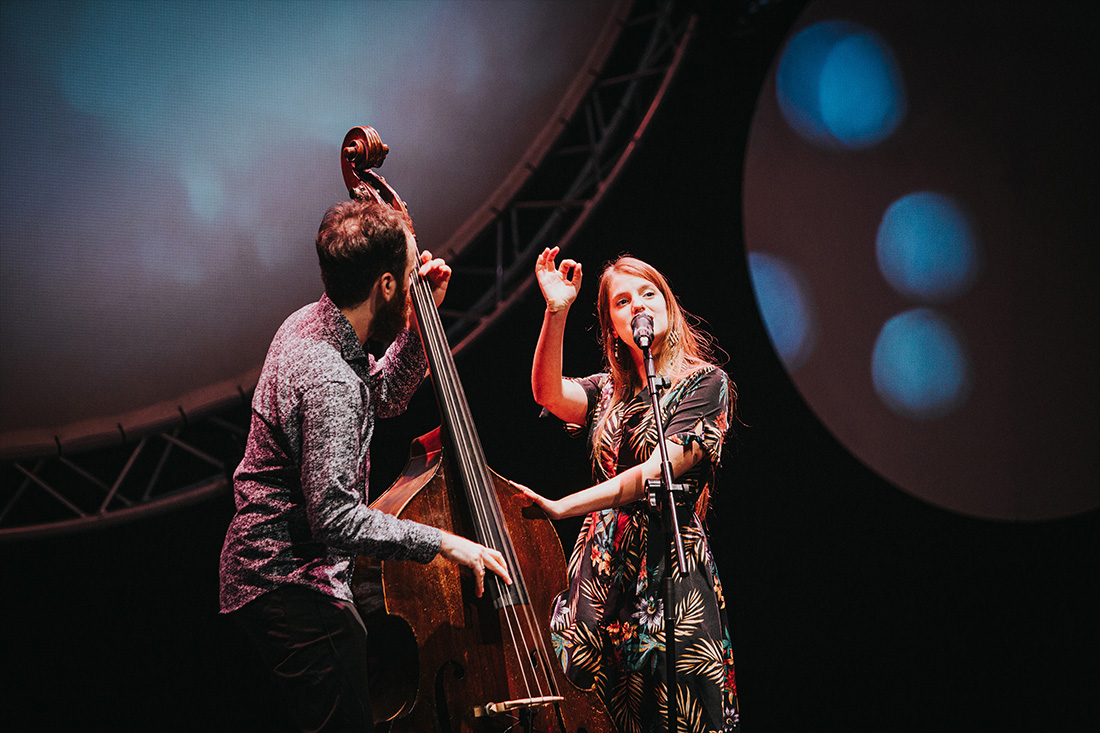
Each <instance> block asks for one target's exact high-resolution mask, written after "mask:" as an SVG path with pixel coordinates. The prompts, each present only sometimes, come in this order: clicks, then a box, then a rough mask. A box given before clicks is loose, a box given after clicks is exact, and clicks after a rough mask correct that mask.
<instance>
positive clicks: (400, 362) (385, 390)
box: [370, 328, 428, 417]
mask: <svg viewBox="0 0 1100 733" xmlns="http://www.w3.org/2000/svg"><path fill="white" fill-rule="evenodd" d="M427 370H428V359H427V357H426V356H425V355H424V346H423V345H422V344H421V341H420V335H419V334H418V333H417V332H416V330H415V329H412V328H406V329H405V330H404V331H402V332H401V334H400V335H399V336H398V337H397V338H396V339H395V340H394V342H393V343H392V344H390V347H389V348H388V349H386V353H385V354H383V355H382V358H381V359H379V360H378V361H376V362H375V363H374V365H373V367H372V368H371V374H370V390H371V392H372V393H373V394H374V396H375V408H374V409H375V414H376V415H377V416H378V417H393V416H394V415H400V414H401V413H402V412H404V411H405V408H406V407H408V405H409V400H410V399H412V396H413V394H414V393H415V392H416V388H417V387H419V386H420V383H421V382H423V381H424V377H425V375H426V374H427Z"/></svg>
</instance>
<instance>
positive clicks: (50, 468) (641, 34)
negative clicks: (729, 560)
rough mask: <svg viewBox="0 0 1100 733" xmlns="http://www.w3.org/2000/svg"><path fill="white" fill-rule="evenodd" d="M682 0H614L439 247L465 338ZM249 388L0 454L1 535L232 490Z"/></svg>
mask: <svg viewBox="0 0 1100 733" xmlns="http://www.w3.org/2000/svg"><path fill="white" fill-rule="evenodd" d="M681 5H682V4H681V3H678V2H675V1H674V0H637V1H636V2H623V3H620V4H619V5H618V6H616V8H615V10H614V13H615V23H614V26H613V27H612V30H613V32H609V33H605V34H604V37H603V38H602V39H601V44H602V45H600V44H598V47H597V48H596V49H594V51H593V54H592V55H591V56H590V57H589V62H593V61H595V63H590V65H589V66H588V67H587V68H586V69H585V71H584V73H583V75H582V77H580V78H579V79H578V80H577V81H576V82H575V83H574V85H573V87H572V88H571V90H570V93H569V94H568V95H567V97H566V99H565V100H564V101H563V102H562V105H561V106H559V109H558V114H557V115H556V116H555V119H554V120H552V121H551V122H550V124H549V125H548V126H547V127H546V128H545V129H544V130H543V132H542V134H541V135H540V136H539V137H538V138H537V139H536V142H535V143H534V144H533V145H532V146H531V148H530V149H529V150H528V153H527V155H526V156H525V157H524V159H523V161H521V163H520V165H519V166H517V168H516V169H515V170H514V171H513V173H512V175H510V176H509V177H508V179H507V180H506V181H505V182H504V183H503V184H502V185H501V187H500V188H499V189H498V190H497V192H496V193H495V194H494V195H493V196H492V197H491V198H490V200H489V202H488V203H487V204H486V205H485V206H483V207H482V209H480V210H479V211H478V212H477V213H476V214H475V215H474V216H473V217H471V219H470V220H469V221H467V222H466V224H465V225H464V226H463V227H462V228H460V230H459V231H458V232H457V233H456V235H455V236H453V237H452V238H451V240H449V241H448V242H447V243H446V244H445V245H444V247H442V248H441V249H440V252H441V253H442V254H443V256H444V257H446V258H447V259H448V260H449V261H450V262H451V263H452V267H453V269H454V271H455V273H456V274H457V275H458V276H457V277H456V278H454V280H453V281H452V287H451V288H450V289H449V291H448V295H447V301H448V302H447V308H446V309H445V310H443V311H442V312H441V315H442V317H443V322H444V325H445V327H446V328H447V333H448V337H449V339H450V342H451V343H452V345H454V349H455V351H458V350H460V349H461V348H463V347H464V346H465V345H466V344H468V343H470V342H471V341H472V340H473V339H475V338H476V337H477V336H478V334H480V333H481V332H482V331H483V330H484V329H485V328H486V327H487V326H488V325H489V324H490V323H491V322H492V321H493V319H494V318H495V317H496V316H497V315H498V314H500V313H502V312H504V311H505V310H506V309H507V308H508V306H509V305H510V303H511V302H512V301H513V300H514V299H515V298H517V297H519V295H521V294H522V293H523V292H524V291H525V290H526V289H527V288H528V287H529V286H530V285H531V283H532V282H533V275H532V272H533V267H534V260H535V258H536V256H537V254H538V253H539V252H541V251H542V249H543V248H544V247H553V246H559V247H561V248H562V249H565V248H566V247H567V246H568V244H569V242H570V240H571V239H572V238H573V237H574V235H575V234H576V232H577V231H578V229H579V228H580V227H581V226H582V225H583V224H584V222H585V220H586V219H587V217H588V215H589V214H590V213H591V212H592V211H593V210H594V209H595V208H596V206H597V205H598V204H599V202H600V199H601V197H602V196H603V194H604V193H605V192H606V191H607V190H608V188H609V187H610V186H611V185H612V183H613V182H614V180H615V178H616V176H617V175H618V173H619V172H620V171H621V170H622V168H623V165H624V163H625V162H626V161H627V159H628V158H629V157H630V154H631V152H632V151H633V149H634V147H635V145H636V144H637V142H638V140H639V139H640V138H641V136H642V134H643V133H644V132H645V130H646V127H647V125H648V123H649V121H650V119H651V118H652V116H653V114H654V111H655V110H656V109H657V107H658V105H659V104H660V102H661V100H662V98H663V96H664V93H665V90H666V89H667V88H668V86H669V84H670V83H671V81H672V79H673V77H674V75H675V73H676V71H677V69H678V67H679V64H680V61H681V59H682V57H683V55H684V52H685V49H686V48H687V46H688V43H689V41H690V40H691V37H692V33H693V30H694V27H695V23H696V18H695V16H694V15H693V14H691V13H690V12H689V11H687V10H685V9H684V8H683V7H681ZM249 402H250V395H248V394H246V393H242V394H241V395H240V400H239V401H235V402H234V403H233V404H231V405H230V406H228V407H222V408H220V409H217V410H214V411H211V412H209V413H206V414H200V415H188V414H186V413H185V412H184V411H183V409H182V408H181V409H180V410H179V413H180V420H179V421H178V423H177V424H175V425H173V426H169V427H168V428H162V429H156V430H153V431H151V432H149V433H148V434H146V435H143V436H131V435H122V436H121V438H122V440H121V443H117V442H116V444H114V445H109V446H106V447H100V448H96V449H93V450H87V451H84V452H82V453H78V454H74V455H69V454H67V453H66V452H64V451H62V450H61V445H60V443H58V446H57V450H56V452H54V453H51V454H48V455H42V456H39V457H36V458H30V459H20V460H13V461H7V462H4V463H0V540H3V539H13V538H21V537H41V536H45V535H50V534H55V533H64V532H72V531H77V530H81V529H87V528H92V527H102V526H106V525H110V524H112V523H115V522H120V521H126V520H130V519H134V518H137V517H140V516H145V515H149V514H151V513H157V512H162V511H168V510H171V509H173V508H176V507H178V506H180V505H183V504H189V503H193V502H197V501H200V500H202V499H204V498H206V497H208V496H211V495H213V494H216V493H218V492H221V491H224V490H225V489H226V488H227V486H228V485H229V483H230V481H231V475H232V471H233V469H234V468H235V467H236V465H237V463H238V462H239V461H240V458H241V456H242V455H243V450H244V445H245V439H246V437H247V432H248V425H249V419H250V409H249Z"/></svg>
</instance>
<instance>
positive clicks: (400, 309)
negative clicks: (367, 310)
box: [371, 282, 412, 343]
mask: <svg viewBox="0 0 1100 733" xmlns="http://www.w3.org/2000/svg"><path fill="white" fill-rule="evenodd" d="M411 312H412V301H411V300H410V299H409V284H408V283H407V282H405V283H402V284H401V290H400V292H397V293H394V294H393V297H392V298H390V299H389V300H388V301H386V302H384V303H383V304H382V305H381V306H380V307H379V308H378V312H377V313H376V314H375V315H374V324H373V326H374V328H373V329H372V333H371V338H373V339H377V340H379V341H383V342H385V343H390V342H391V341H393V340H394V339H396V338H397V337H398V336H400V335H401V332H402V331H404V330H405V328H406V327H408V325H409V314H410V313H411Z"/></svg>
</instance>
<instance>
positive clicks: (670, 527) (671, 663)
mask: <svg viewBox="0 0 1100 733" xmlns="http://www.w3.org/2000/svg"><path fill="white" fill-rule="evenodd" d="M650 340H651V339H650V338H649V334H644V335H642V336H641V338H639V337H638V336H637V335H636V336H635V341H636V342H637V343H638V345H639V346H640V347H641V349H642V354H643V355H644V357H645V371H646V379H647V380H648V382H649V401H650V404H651V406H652V409H653V422H654V423H656V426H657V447H658V449H659V450H660V451H661V478H659V479H648V480H646V482H645V485H646V491H647V493H648V497H649V506H650V507H653V508H656V507H657V506H659V505H660V503H661V498H662V492H661V490H662V488H663V489H664V491H663V498H664V509H663V511H662V516H663V518H664V520H665V533H664V541H665V542H664V545H665V547H664V553H665V577H664V584H665V587H664V591H665V690H666V692H665V697H666V698H667V700H666V702H667V703H668V708H667V710H668V724H667V726H666V729H667V731H668V733H675V732H676V731H677V730H678V727H677V724H676V687H677V686H676V629H675V624H676V618H675V617H676V614H675V611H674V604H675V602H676V592H675V589H674V588H673V586H672V559H673V558H672V557H671V556H670V555H671V548H672V546H673V545H675V547H676V563H677V566H678V568H679V570H680V574H681V575H686V574H687V561H686V560H685V559H684V539H683V537H682V536H681V535H680V523H679V521H678V519H677V517H676V500H675V498H674V495H675V492H681V493H682V492H684V491H685V487H684V485H683V484H674V483H672V462H671V461H669V459H668V448H667V446H665V426H664V425H663V424H662V423H661V403H660V399H659V398H658V390H659V389H661V388H664V387H667V386H668V385H669V381H668V377H658V376H657V375H656V373H655V371H654V368H653V352H652V351H651V350H650V348H649V342H650Z"/></svg>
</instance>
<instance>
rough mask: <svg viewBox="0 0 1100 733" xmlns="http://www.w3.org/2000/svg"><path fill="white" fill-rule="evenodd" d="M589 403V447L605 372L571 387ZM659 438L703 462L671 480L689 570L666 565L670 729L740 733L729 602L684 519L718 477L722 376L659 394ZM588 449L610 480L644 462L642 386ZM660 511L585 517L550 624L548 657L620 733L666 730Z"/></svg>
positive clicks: (642, 505) (727, 405)
mask: <svg viewBox="0 0 1100 733" xmlns="http://www.w3.org/2000/svg"><path fill="white" fill-rule="evenodd" d="M575 381H576V382H577V383H578V384H580V385H581V386H582V387H583V388H584V389H585V391H586V393H587V394H588V397H589V413H588V426H589V436H590V437H589V440H590V442H591V440H592V429H591V428H592V426H594V425H597V424H598V422H599V420H600V418H601V417H602V416H603V414H604V413H605V412H606V411H607V409H608V405H609V404H610V401H611V395H612V384H611V380H610V377H609V376H608V375H607V374H597V375H594V376H592V377H587V378H584V379H578V380H575ZM661 409H662V412H663V413H664V416H663V420H664V425H665V438H666V439H667V440H670V441H672V442H675V443H678V444H680V445H684V446H687V445H690V444H694V445H697V446H701V447H702V448H703V450H704V452H705V457H704V458H703V459H702V460H700V461H699V462H698V463H697V464H696V465H695V466H693V467H692V468H691V470H689V471H687V472H686V473H684V474H683V475H681V476H679V477H676V482H677V483H680V484H686V485H687V486H688V487H689V492H688V493H689V494H690V498H689V499H688V501H686V502H685V505H684V506H679V503H680V502H677V504H678V507H677V514H678V517H679V520H680V533H681V535H682V537H683V541H684V551H685V554H686V564H687V568H688V572H687V574H686V575H681V574H680V572H679V569H678V568H677V567H676V564H675V562H673V568H674V576H673V586H674V588H675V619H676V685H675V690H676V709H677V714H678V717H679V721H680V722H679V725H678V730H680V731H688V732H690V733H710V732H711V731H736V730H738V729H739V728H738V723H739V720H738V709H737V684H736V681H735V678H734V669H733V653H732V650H731V646H730V638H729V631H728V628H729V627H728V624H727V621H726V603H725V599H724V597H723V594H722V584H721V582H720V581H719V580H718V570H717V568H716V567H715V564H714V558H713V557H712V555H711V552H710V547H709V544H708V542H707V538H706V535H705V534H704V532H703V527H702V523H701V522H700V520H699V517H698V516H696V515H695V514H694V512H693V511H692V506H693V505H694V503H695V500H696V498H697V497H698V496H699V494H700V492H701V491H702V490H703V489H704V488H708V489H709V488H712V487H713V482H714V475H715V468H716V466H717V464H718V461H719V458H720V457H721V451H722V442H723V438H724V436H725V434H726V431H727V430H728V429H729V425H730V417H731V413H732V400H731V396H730V382H729V378H728V377H727V376H726V374H725V372H723V371H722V370H720V369H717V368H708V369H703V370H701V371H698V372H695V373H694V374H692V375H690V376H688V377H686V378H685V379H683V380H681V382H680V383H679V384H677V385H676V386H675V387H673V388H672V389H670V390H666V391H665V392H664V394H662V399H661ZM607 420H608V422H607V428H606V429H605V430H604V431H603V433H602V437H601V438H600V440H599V444H598V445H596V446H594V447H593V448H594V450H593V455H594V461H593V463H594V473H595V478H596V479H597V480H598V481H603V480H606V479H608V478H610V477H612V476H614V475H616V474H617V473H619V472H621V471H624V470H626V469H628V468H630V467H631V466H635V465H637V464H639V463H642V462H644V461H645V459H646V458H648V457H649V455H650V454H651V453H652V452H653V451H654V450H655V449H656V446H657V428H656V425H655V423H654V421H653V411H652V409H651V406H650V398H649V391H648V389H643V390H642V391H641V392H640V393H639V394H638V395H636V396H635V397H634V398H633V399H631V400H629V401H626V402H623V403H620V404H619V405H618V406H617V407H616V408H615V409H614V411H613V413H612V414H610V415H608V417H607ZM663 536H664V532H663V526H662V522H661V517H660V510H659V509H657V510H654V509H650V507H649V505H648V502H647V500H646V499H645V498H643V499H641V500H639V501H636V502H634V503H632V504H629V505H626V506H622V507H618V508H616V509H605V510H603V511H598V512H593V513H592V514H589V515H588V517H587V518H586V519H585V520H584V524H583V525H582V527H581V531H580V535H579V536H578V537H577V543H576V545H575V547H574V548H573V554H572V556H571V558H570V560H569V568H568V572H569V589H568V590H567V591H566V592H565V593H562V594H561V595H560V596H558V597H557V599H556V601H555V604H554V608H553V611H552V617H551V622H550V628H551V638H552V641H553V644H554V649H555V651H556V652H557V654H558V658H559V659H560V660H561V663H562V666H563V668H564V669H565V672H566V675H567V676H568V677H569V679H570V680H571V681H572V682H573V683H574V684H576V685H577V686H578V687H582V688H585V689H591V688H592V687H595V688H596V691H597V692H598V694H599V695H600V697H601V699H602V700H603V701H604V703H605V704H606V706H607V709H608V712H609V713H610V714H611V717H612V719H613V720H614V721H615V723H616V725H617V726H618V728H619V730H620V731H621V733H649V732H651V731H665V730H666V722H667V715H668V714H667V706H666V700H667V697H666V695H667V687H666V683H667V680H666V675H665V672H666V669H665V628H664V626H665V620H664V585H663V578H664V573H665V562H666V553H665V552H664V549H663V547H662V545H663V544H664V543H663V541H662V538H663Z"/></svg>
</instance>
